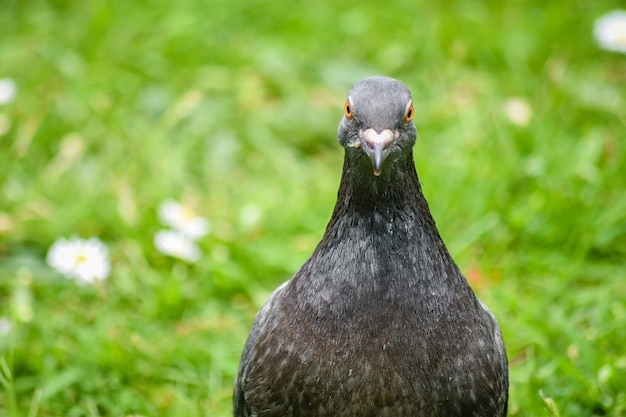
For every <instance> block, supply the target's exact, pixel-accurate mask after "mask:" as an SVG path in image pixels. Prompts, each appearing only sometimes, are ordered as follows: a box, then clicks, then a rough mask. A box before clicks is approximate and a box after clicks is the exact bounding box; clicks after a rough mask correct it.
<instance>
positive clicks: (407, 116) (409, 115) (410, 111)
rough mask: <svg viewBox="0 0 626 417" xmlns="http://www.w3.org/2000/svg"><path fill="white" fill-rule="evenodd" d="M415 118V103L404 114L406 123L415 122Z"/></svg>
mask: <svg viewBox="0 0 626 417" xmlns="http://www.w3.org/2000/svg"><path fill="white" fill-rule="evenodd" d="M413 116H415V109H414V108H413V103H410V104H409V106H408V108H407V109H406V113H405V114H404V121H405V122H406V123H408V122H410V121H411V120H413Z"/></svg>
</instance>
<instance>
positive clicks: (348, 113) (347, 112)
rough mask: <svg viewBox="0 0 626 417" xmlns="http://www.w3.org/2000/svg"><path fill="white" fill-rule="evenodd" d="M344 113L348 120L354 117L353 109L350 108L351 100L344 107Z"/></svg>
mask: <svg viewBox="0 0 626 417" xmlns="http://www.w3.org/2000/svg"><path fill="white" fill-rule="evenodd" d="M343 112H344V114H345V115H346V117H347V118H348V119H352V118H353V117H354V115H353V114H352V107H350V100H346V103H345V104H344V105H343Z"/></svg>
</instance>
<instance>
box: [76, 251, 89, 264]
mask: <svg viewBox="0 0 626 417" xmlns="http://www.w3.org/2000/svg"><path fill="white" fill-rule="evenodd" d="M86 261H87V256H85V254H84V253H81V254H78V256H76V263H77V264H82V263H84V262H86Z"/></svg>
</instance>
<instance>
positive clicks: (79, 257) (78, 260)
mask: <svg viewBox="0 0 626 417" xmlns="http://www.w3.org/2000/svg"><path fill="white" fill-rule="evenodd" d="M47 261H48V265H50V266H51V267H53V268H54V269H56V270H57V271H59V272H60V273H62V274H63V275H65V276H66V277H68V278H73V279H76V281H78V282H79V283H92V282H94V281H96V280H103V279H105V278H106V277H108V276H109V272H110V270H111V265H110V263H109V251H108V249H107V247H106V246H105V245H104V243H102V242H101V241H100V240H99V239H98V238H95V237H92V238H91V239H81V238H79V237H76V236H73V237H71V238H70V239H65V238H61V239H59V240H57V241H56V242H54V244H53V245H52V246H51V247H50V250H49V251H48V257H47Z"/></svg>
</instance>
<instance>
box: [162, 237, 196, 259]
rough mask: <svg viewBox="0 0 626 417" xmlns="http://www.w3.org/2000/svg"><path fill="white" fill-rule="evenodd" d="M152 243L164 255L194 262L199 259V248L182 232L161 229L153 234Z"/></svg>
mask: <svg viewBox="0 0 626 417" xmlns="http://www.w3.org/2000/svg"><path fill="white" fill-rule="evenodd" d="M154 245H155V246H156V247H157V249H158V250H159V251H161V252H163V253H164V254H166V255H169V256H173V257H175V258H179V259H182V260H184V261H187V262H196V261H197V260H198V259H200V248H198V246H197V245H196V244H195V243H193V241H192V240H191V239H189V238H188V237H187V236H185V235H183V234H182V233H179V232H176V231H173V230H161V231H159V232H158V233H157V234H156V235H155V236H154Z"/></svg>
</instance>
